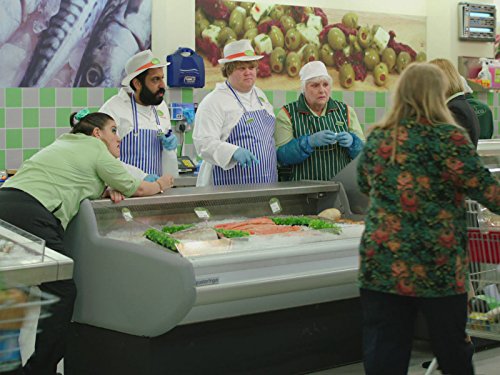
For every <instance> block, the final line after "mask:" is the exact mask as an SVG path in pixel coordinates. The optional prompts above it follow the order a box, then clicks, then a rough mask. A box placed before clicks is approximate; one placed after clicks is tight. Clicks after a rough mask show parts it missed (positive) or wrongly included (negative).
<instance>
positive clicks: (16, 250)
mask: <svg viewBox="0 0 500 375" xmlns="http://www.w3.org/2000/svg"><path fill="white" fill-rule="evenodd" d="M0 275H1V277H2V279H3V280H4V281H5V283H7V284H10V285H22V286H28V285H38V284H40V283H43V282H48V281H56V280H64V279H69V278H71V277H72V275H73V261H72V260H71V259H70V258H68V257H66V256H64V255H62V254H59V253H58V252H56V251H53V250H52V249H50V248H47V247H46V246H45V241H44V240H43V239H41V238H39V237H37V236H35V235H33V234H31V233H28V232H26V231H24V230H22V229H20V228H18V227H16V226H14V225H12V224H10V223H7V222H5V221H3V220H0Z"/></svg>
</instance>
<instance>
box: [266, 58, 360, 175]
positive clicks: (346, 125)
mask: <svg viewBox="0 0 500 375" xmlns="http://www.w3.org/2000/svg"><path fill="white" fill-rule="evenodd" d="M299 75H300V80H301V82H302V94H300V97H299V99H298V100H297V101H295V102H292V103H289V104H287V105H285V106H283V108H282V109H281V110H280V112H279V113H278V115H277V117H276V130H275V133H274V139H275V141H276V147H277V156H278V162H279V164H280V166H285V167H286V166H289V167H290V168H291V175H290V177H289V179H290V180H294V181H298V180H330V179H331V178H332V177H334V176H335V175H336V174H337V173H338V172H339V171H340V170H341V169H343V168H344V167H345V166H346V165H347V164H349V162H350V161H351V160H353V159H354V158H355V157H356V156H357V155H358V154H359V152H360V151H361V150H362V148H363V144H364V141H365V136H364V135H363V131H362V129H361V126H360V124H359V121H358V118H357V116H356V113H355V112H354V110H353V109H352V108H350V107H349V106H348V105H347V104H345V103H343V102H340V101H338V100H333V99H331V98H330V92H331V87H332V78H331V77H330V75H329V74H328V71H327V70H326V67H325V65H324V64H323V63H322V62H320V61H311V62H309V63H307V64H305V65H304V66H303V67H302V69H301V70H300V72H299Z"/></svg>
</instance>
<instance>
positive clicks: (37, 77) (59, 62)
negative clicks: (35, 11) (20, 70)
mask: <svg viewBox="0 0 500 375" xmlns="http://www.w3.org/2000/svg"><path fill="white" fill-rule="evenodd" d="M107 2H108V1H107V0H61V6H60V8H59V12H58V13H57V14H56V15H54V16H53V17H52V18H51V19H50V21H49V26H48V27H47V29H45V30H44V31H43V32H42V33H41V35H40V38H39V40H38V43H37V46H36V48H35V51H34V52H33V55H32V57H31V60H30V64H29V66H28V69H27V70H26V73H25V75H24V77H23V79H22V81H21V83H20V85H19V86H21V87H44V86H45V85H46V84H47V82H48V81H49V80H50V79H51V78H52V77H53V76H54V74H56V72H58V71H59V70H60V69H61V67H62V66H64V65H65V64H66V63H67V62H68V58H69V55H70V53H71V51H72V50H73V48H74V47H75V46H76V45H77V43H78V41H80V40H81V39H83V38H86V37H87V36H88V35H89V34H90V32H91V31H92V29H93V27H94V25H95V23H96V22H97V20H98V19H99V17H100V15H101V13H102V11H103V9H104V7H105V5H106V4H107Z"/></svg>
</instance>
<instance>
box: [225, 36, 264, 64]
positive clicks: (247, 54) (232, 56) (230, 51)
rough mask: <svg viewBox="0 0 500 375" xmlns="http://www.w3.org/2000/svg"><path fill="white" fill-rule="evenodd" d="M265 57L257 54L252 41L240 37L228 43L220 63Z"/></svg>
mask: <svg viewBox="0 0 500 375" xmlns="http://www.w3.org/2000/svg"><path fill="white" fill-rule="evenodd" d="M263 57H264V56H260V55H256V54H255V50H254V49H253V47H252V43H251V42H250V41H249V40H248V39H240V40H236V41H234V42H231V43H228V44H226V46H225V47H224V57H223V58H222V59H219V64H225V63H228V62H233V61H254V60H260V59H262V58H263Z"/></svg>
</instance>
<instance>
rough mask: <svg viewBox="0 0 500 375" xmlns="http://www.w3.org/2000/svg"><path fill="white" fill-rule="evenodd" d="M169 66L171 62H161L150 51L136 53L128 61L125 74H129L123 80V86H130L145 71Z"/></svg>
mask: <svg viewBox="0 0 500 375" xmlns="http://www.w3.org/2000/svg"><path fill="white" fill-rule="evenodd" d="M169 64H170V63H169V62H164V63H162V62H160V59H157V58H156V57H154V56H153V52H151V50H150V49H147V50H145V51H141V52H139V53H136V54H135V55H134V56H132V57H131V58H130V59H129V60H128V61H127V64H126V65H125V73H127V76H126V77H125V78H123V80H122V85H123V86H128V85H129V83H130V81H132V80H133V79H134V78H135V77H137V76H138V75H139V74H141V73H142V72H144V71H145V70H148V69H153V68H163V67H164V66H167V65H169Z"/></svg>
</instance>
